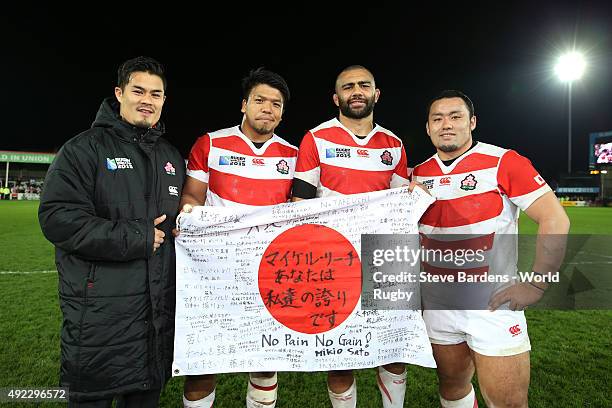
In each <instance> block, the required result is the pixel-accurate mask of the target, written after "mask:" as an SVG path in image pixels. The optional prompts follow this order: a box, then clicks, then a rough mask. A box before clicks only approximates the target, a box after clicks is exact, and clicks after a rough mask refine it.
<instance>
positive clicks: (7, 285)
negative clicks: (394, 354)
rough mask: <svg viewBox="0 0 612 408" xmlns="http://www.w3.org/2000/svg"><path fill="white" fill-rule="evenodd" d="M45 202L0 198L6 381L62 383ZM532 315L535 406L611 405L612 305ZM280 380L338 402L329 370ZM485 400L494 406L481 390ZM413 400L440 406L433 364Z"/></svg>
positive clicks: (169, 394) (238, 385)
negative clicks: (330, 392) (40, 212)
mask: <svg viewBox="0 0 612 408" xmlns="http://www.w3.org/2000/svg"><path fill="white" fill-rule="evenodd" d="M37 207H38V202H7V201H0V226H1V227H2V228H1V229H0V251H1V252H0V342H1V343H0V344H2V347H1V348H0V388H2V387H55V386H57V383H58V372H59V331H60V326H61V315H60V310H59V305H58V297H57V274H56V273H55V272H54V271H55V264H54V255H53V247H52V245H51V244H49V243H48V242H47V241H46V240H45V239H44V237H43V236H42V233H41V232H40V228H39V226H38V219H37V215H36V210H37ZM567 212H568V215H569V216H570V219H571V220H572V229H571V232H572V233H574V234H608V235H610V234H611V233H612V208H567ZM520 227H521V233H528V234H533V233H535V232H536V230H537V225H535V224H534V223H533V222H531V221H530V220H529V219H528V218H527V217H525V216H523V217H521V224H520ZM49 271H53V272H49ZM16 272H18V273H16ZM527 319H528V320H529V334H530V337H531V342H532V347H533V351H532V353H531V362H532V370H531V387H530V395H529V405H530V406H531V407H610V406H612V402H611V401H612V387H611V386H610V384H612V375H611V374H610V365H611V364H612V340H611V337H612V336H611V330H612V311H542V310H528V311H527ZM356 377H357V382H358V384H359V388H358V405H359V406H360V407H381V406H382V405H381V400H380V395H379V392H378V388H377V387H376V381H375V373H374V370H372V369H369V370H361V371H358V372H356ZM246 381H247V376H246V374H232V375H220V376H218V385H217V398H216V402H215V407H218V408H223V407H242V406H244V395H245V391H246ZM279 385H280V387H279V398H278V403H277V407H279V408H284V407H329V406H330V403H329V400H328V398H327V391H326V383H325V375H324V374H322V373H280V374H279ZM182 386H183V379H182V378H174V379H172V380H171V381H170V382H169V384H168V385H167V387H166V388H165V390H164V392H163V394H162V399H161V406H163V407H181V406H182V402H181V395H182ZM476 388H477V386H476ZM479 404H480V406H481V407H484V406H485V405H484V402H483V401H482V399H481V398H479ZM405 405H406V406H407V407H437V406H439V402H438V396H437V379H436V375H435V372H434V370H431V369H425V368H421V367H414V366H409V368H408V390H407V393H406V404H405ZM7 406H10V407H18V406H32V404H30V405H20V404H10V405H7ZM41 406H61V405H60V404H51V403H49V404H42V405H41Z"/></svg>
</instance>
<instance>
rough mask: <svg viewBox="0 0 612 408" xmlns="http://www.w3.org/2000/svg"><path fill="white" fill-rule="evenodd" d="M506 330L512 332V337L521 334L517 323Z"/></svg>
mask: <svg viewBox="0 0 612 408" xmlns="http://www.w3.org/2000/svg"><path fill="white" fill-rule="evenodd" d="M508 331H509V332H510V333H511V334H512V336H513V337H514V336H516V335H519V334H521V328H520V327H519V325H518V324H517V325H516V326H512V327H510V328H509V329H508Z"/></svg>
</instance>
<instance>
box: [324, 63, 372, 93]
mask: <svg viewBox="0 0 612 408" xmlns="http://www.w3.org/2000/svg"><path fill="white" fill-rule="evenodd" d="M357 69H362V70H364V71H367V72H368V73H369V74H370V75H371V76H372V79H374V74H373V73H372V71H370V70H369V69H367V68H366V67H364V66H363V65H349V66H348V67H346V68H344V69H343V70H342V71H340V72H339V73H338V75H336V81H335V82H334V91H335V89H336V86H338V79H339V78H340V75H342V74H344V73H345V72H348V71H355V70H357ZM374 82H376V80H375V79H374Z"/></svg>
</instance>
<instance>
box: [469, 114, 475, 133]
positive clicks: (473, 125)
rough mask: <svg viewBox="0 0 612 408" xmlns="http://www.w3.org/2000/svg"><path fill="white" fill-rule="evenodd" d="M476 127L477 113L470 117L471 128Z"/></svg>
mask: <svg viewBox="0 0 612 408" xmlns="http://www.w3.org/2000/svg"><path fill="white" fill-rule="evenodd" d="M474 129H476V115H473V116H472V117H471V118H470V130H474Z"/></svg>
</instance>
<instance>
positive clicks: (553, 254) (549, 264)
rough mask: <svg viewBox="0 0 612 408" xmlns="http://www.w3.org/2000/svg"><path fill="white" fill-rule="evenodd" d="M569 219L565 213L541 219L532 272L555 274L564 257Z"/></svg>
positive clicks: (561, 212)
mask: <svg viewBox="0 0 612 408" xmlns="http://www.w3.org/2000/svg"><path fill="white" fill-rule="evenodd" d="M569 226H570V223H569V219H568V218H567V215H566V214H565V211H563V210H561V211H560V212H558V213H557V212H555V213H554V214H551V215H549V216H547V217H545V218H543V219H542V220H541V221H540V223H539V226H538V236H537V239H536V255H535V260H534V263H533V268H532V269H533V270H534V271H535V272H538V273H544V274H546V273H548V272H557V271H559V267H560V266H561V263H562V262H563V258H564V256H565V248H566V243H567V233H568V231H569Z"/></svg>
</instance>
